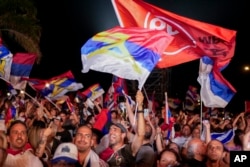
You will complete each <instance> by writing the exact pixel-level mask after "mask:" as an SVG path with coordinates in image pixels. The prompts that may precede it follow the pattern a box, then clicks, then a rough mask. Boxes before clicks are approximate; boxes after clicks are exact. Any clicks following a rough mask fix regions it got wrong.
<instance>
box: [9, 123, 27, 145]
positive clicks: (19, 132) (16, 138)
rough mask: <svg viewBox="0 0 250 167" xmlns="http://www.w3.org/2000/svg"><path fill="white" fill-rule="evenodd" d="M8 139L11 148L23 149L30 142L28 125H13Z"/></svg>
mask: <svg viewBox="0 0 250 167" xmlns="http://www.w3.org/2000/svg"><path fill="white" fill-rule="evenodd" d="M7 140H8V142H9V144H10V148H12V149H13V150H22V149H23V148H24V146H25V144H26V143H27V142H28V135H27V129H26V127H25V126H24V125H23V124H21V123H17V124H15V125H13V126H12V128H11V130H10V134H9V136H7Z"/></svg>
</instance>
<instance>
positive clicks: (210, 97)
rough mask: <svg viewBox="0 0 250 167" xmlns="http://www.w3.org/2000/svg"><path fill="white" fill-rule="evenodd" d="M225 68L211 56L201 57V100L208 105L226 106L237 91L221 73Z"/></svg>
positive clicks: (199, 79)
mask: <svg viewBox="0 0 250 167" xmlns="http://www.w3.org/2000/svg"><path fill="white" fill-rule="evenodd" d="M224 68H225V67H220V65H218V64H217V63H216V62H214V61H213V60H212V59H211V58H210V57H207V56H204V57H202V58H201V59H200V67H199V77H198V82H199V83H200V85H201V90H200V95H201V100H202V101H203V103H204V106H206V107H216V108H224V107H226V105H227V104H228V103H229V102H230V100H231V99H232V98H233V96H234V95H235V93H236V90H235V89H234V88H233V86H231V84H230V83H229V82H228V81H227V80H226V79H224V77H223V76H222V74H221V70H222V69H224Z"/></svg>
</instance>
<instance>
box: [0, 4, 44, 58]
mask: <svg viewBox="0 0 250 167" xmlns="http://www.w3.org/2000/svg"><path fill="white" fill-rule="evenodd" d="M40 37H41V26H40V24H39V20H38V19H37V9H36V6H35V3H34V0H0V38H2V40H3V43H4V45H6V46H7V47H8V48H9V49H10V51H11V52H12V53H15V52H21V51H25V52H29V53H35V54H36V55H37V62H39V61H40V59H41V56H42V54H41V50H40V46H39V44H40Z"/></svg>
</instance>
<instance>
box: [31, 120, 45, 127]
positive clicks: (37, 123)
mask: <svg viewBox="0 0 250 167" xmlns="http://www.w3.org/2000/svg"><path fill="white" fill-rule="evenodd" d="M32 126H35V127H40V128H46V123H45V122H44V121H41V120H34V122H33V123H32Z"/></svg>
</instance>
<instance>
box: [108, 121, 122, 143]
mask: <svg viewBox="0 0 250 167" xmlns="http://www.w3.org/2000/svg"><path fill="white" fill-rule="evenodd" d="M125 136H126V133H122V131H121V129H120V128H119V127H117V126H115V125H111V126H110V128H109V144H110V146H114V145H117V144H120V143H123V141H124V138H125Z"/></svg>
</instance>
